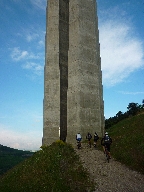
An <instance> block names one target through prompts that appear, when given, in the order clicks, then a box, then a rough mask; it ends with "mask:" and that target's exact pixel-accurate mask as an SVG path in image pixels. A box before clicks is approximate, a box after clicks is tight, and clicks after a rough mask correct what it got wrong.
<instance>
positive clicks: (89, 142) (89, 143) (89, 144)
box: [88, 140, 91, 148]
mask: <svg viewBox="0 0 144 192" xmlns="http://www.w3.org/2000/svg"><path fill="white" fill-rule="evenodd" d="M88 146H89V147H90V148H91V140H88Z"/></svg>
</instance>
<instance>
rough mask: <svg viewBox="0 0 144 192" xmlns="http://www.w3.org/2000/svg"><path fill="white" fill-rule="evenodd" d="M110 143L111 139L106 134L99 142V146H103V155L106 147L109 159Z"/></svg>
mask: <svg viewBox="0 0 144 192" xmlns="http://www.w3.org/2000/svg"><path fill="white" fill-rule="evenodd" d="M111 143H112V139H111V137H110V136H109V135H108V132H106V133H105V135H104V137H103V138H102V140H101V145H102V146H103V150H104V153H105V146H106V147H107V150H108V152H109V156H110V158H111V155H110V145H111Z"/></svg>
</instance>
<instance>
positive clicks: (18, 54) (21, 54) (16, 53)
mask: <svg viewBox="0 0 144 192" xmlns="http://www.w3.org/2000/svg"><path fill="white" fill-rule="evenodd" d="M28 55H29V54H28V52H27V51H21V50H20V49H19V48H18V47H15V48H14V49H13V50H12V53H11V57H12V59H13V60H15V61H20V60H22V59H25V58H26V57H27V56H28Z"/></svg>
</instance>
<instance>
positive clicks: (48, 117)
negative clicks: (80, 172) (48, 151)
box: [43, 0, 104, 145]
mask: <svg viewBox="0 0 144 192" xmlns="http://www.w3.org/2000/svg"><path fill="white" fill-rule="evenodd" d="M96 10H97V8H96V2H95V0H48V7H47V24H46V53H45V54H46V57H45V74H44V78H45V79H44V82H45V83H44V112H43V114H44V122H43V123H44V128H43V145H49V144H51V143H52V142H53V141H56V140H58V139H59V138H60V139H61V140H65V139H66V140H67V141H68V142H70V143H74V142H75V135H76V133H78V132H80V133H81V134H82V137H85V136H86V134H87V132H91V133H92V134H94V132H95V131H96V132H97V133H98V134H99V135H100V136H101V135H103V131H104V104H103V87H102V72H101V59H100V45H99V31H98V18H97V13H96ZM59 127H60V135H59Z"/></svg>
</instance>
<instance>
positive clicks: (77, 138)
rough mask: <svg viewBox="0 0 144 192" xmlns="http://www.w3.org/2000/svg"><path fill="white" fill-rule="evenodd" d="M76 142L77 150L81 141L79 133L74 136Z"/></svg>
mask: <svg viewBox="0 0 144 192" xmlns="http://www.w3.org/2000/svg"><path fill="white" fill-rule="evenodd" d="M76 140H77V147H78V149H80V148H81V140H82V136H81V134H80V133H78V134H76Z"/></svg>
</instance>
